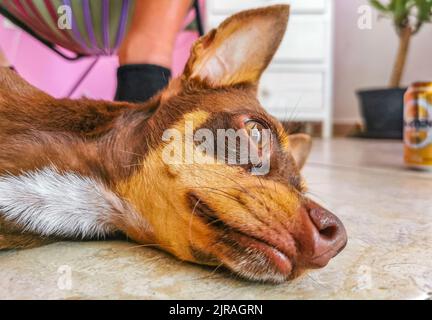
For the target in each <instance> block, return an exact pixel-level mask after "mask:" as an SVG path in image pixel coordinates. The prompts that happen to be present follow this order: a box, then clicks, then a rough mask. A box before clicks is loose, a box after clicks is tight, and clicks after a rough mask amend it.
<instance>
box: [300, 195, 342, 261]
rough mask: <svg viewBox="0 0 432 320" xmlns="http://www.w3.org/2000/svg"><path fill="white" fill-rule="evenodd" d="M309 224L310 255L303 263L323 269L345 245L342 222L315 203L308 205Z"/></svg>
mask: <svg viewBox="0 0 432 320" xmlns="http://www.w3.org/2000/svg"><path fill="white" fill-rule="evenodd" d="M307 212H308V216H309V219H310V222H311V229H310V237H311V238H310V241H311V253H312V254H311V255H309V256H308V257H307V258H306V261H305V263H306V264H307V265H309V266H310V267H324V266H325V265H327V263H328V262H329V261H330V259H331V258H333V257H334V256H336V255H337V254H338V253H339V252H340V251H342V249H343V248H344V247H345V245H346V243H347V234H346V231H345V227H344V226H343V224H342V222H341V221H340V220H339V218H338V217H336V216H335V215H334V214H333V213H331V212H330V211H328V210H326V209H324V208H322V207H321V206H319V205H318V204H316V203H313V202H311V204H310V205H308V210H307Z"/></svg>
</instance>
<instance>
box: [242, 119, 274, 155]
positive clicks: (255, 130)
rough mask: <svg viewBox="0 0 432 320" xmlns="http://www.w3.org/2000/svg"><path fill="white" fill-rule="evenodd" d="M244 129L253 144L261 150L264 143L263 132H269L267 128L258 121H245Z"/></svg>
mask: <svg viewBox="0 0 432 320" xmlns="http://www.w3.org/2000/svg"><path fill="white" fill-rule="evenodd" d="M245 129H246V131H247V133H248V135H249V137H250V138H251V140H252V141H253V143H254V144H255V145H256V146H257V147H258V148H259V149H262V148H263V146H264V145H265V143H266V141H265V139H263V136H264V130H269V128H268V127H267V126H265V125H264V124H263V123H261V122H259V121H256V120H246V121H245Z"/></svg>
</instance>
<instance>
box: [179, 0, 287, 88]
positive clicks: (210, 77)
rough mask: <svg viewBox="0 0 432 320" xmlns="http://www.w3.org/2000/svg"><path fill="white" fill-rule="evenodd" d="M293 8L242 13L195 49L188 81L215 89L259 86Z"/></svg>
mask: <svg viewBox="0 0 432 320" xmlns="http://www.w3.org/2000/svg"><path fill="white" fill-rule="evenodd" d="M288 16H289V6H288V5H274V6H270V7H265V8H259V9H253V10H248V11H243V12H240V13H238V14H236V15H234V16H232V17H230V18H228V19H227V20H225V21H224V22H223V23H222V24H221V25H220V26H219V27H218V28H217V29H213V30H212V31H210V32H209V33H208V34H207V35H205V36H204V37H202V38H200V39H199V40H198V41H197V42H196V43H195V44H194V46H193V48H192V52H191V57H190V58H189V61H188V63H187V65H186V68H185V72H184V74H183V76H184V78H185V79H187V80H199V81H203V82H206V83H208V84H209V85H211V86H228V85H235V84H239V83H252V84H256V83H257V82H258V81H259V78H260V76H261V74H262V72H263V71H264V70H265V69H266V67H267V66H268V64H269V63H270V61H271V60H272V58H273V55H274V54H275V52H276V50H277V49H278V47H279V44H280V42H281V41H282V38H283V36H284V34H285V30H286V26H287V23H288Z"/></svg>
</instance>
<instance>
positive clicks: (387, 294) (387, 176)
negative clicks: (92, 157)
mask: <svg viewBox="0 0 432 320" xmlns="http://www.w3.org/2000/svg"><path fill="white" fill-rule="evenodd" d="M304 174H305V176H306V179H307V181H309V187H310V191H311V193H312V194H313V195H314V197H316V198H317V199H318V201H320V202H321V203H323V204H325V205H326V206H327V207H328V208H329V209H331V210H333V211H334V212H335V213H337V214H338V216H339V217H340V218H341V219H342V220H343V222H344V223H345V226H346V228H347V231H348V234H349V243H348V246H347V247H346V249H345V250H344V251H343V252H342V253H341V254H340V255H339V256H338V257H336V258H335V259H334V260H333V261H332V262H331V263H330V264H329V265H328V266H327V267H326V268H325V269H322V270H317V271H312V272H310V273H309V274H307V275H306V276H304V277H302V278H300V279H297V280H295V281H294V282H291V283H286V284H283V285H279V286H271V285H258V284H253V283H248V282H245V281H241V280H236V279H232V278H230V277H229V276H228V275H226V274H224V273H221V272H218V271H216V272H212V271H211V270H208V269H205V268H202V267H199V266H194V265H190V264H185V263H181V262H178V261H177V260H175V259H173V258H171V257H169V256H167V255H165V254H164V253H161V252H159V251H156V250H152V249H149V248H139V247H137V246H136V245H134V244H128V243H121V242H95V243H57V244H53V245H50V246H47V247H44V248H37V249H32V250H27V251H17V252H4V253H0V298H51V299H53V298H81V299H83V298H84V299H85V298H126V299H127V298H132V299H149V298H180V299H184V298H191V299H195V298H198V299H206V298H209V299H252V298H258V299H305V298H306V299H308V298H323V299H330V298H339V299H346V298H360V299H370V298H378V299H395V298H402V299H405V298H407V299H428V298H429V299H430V298H432V197H431V195H432V174H431V173H420V172H413V171H409V170H406V169H405V168H404V167H403V163H402V145H401V144H400V143H397V142H378V141H359V140H333V141H328V142H322V141H317V142H316V143H315V147H314V150H313V154H312V157H311V159H310V162H309V164H308V165H307V167H306V169H305V172H304ZM69 275H70V277H69ZM69 279H70V280H71V281H69Z"/></svg>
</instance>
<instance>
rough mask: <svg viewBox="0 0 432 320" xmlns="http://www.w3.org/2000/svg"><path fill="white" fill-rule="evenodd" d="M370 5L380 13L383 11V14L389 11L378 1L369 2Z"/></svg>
mask: <svg viewBox="0 0 432 320" xmlns="http://www.w3.org/2000/svg"><path fill="white" fill-rule="evenodd" d="M369 3H370V4H371V6H372V7H374V8H375V9H377V10H378V11H382V12H387V11H389V9H388V8H387V7H386V6H385V5H383V4H382V3H381V2H379V1H378V0H369Z"/></svg>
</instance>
